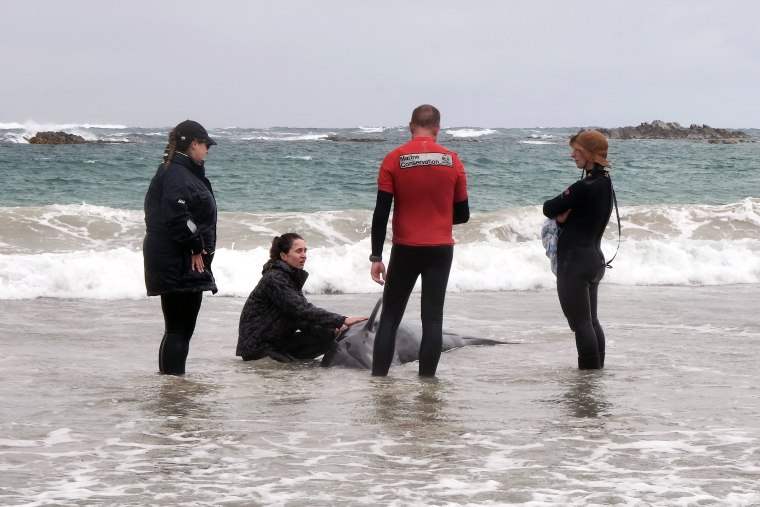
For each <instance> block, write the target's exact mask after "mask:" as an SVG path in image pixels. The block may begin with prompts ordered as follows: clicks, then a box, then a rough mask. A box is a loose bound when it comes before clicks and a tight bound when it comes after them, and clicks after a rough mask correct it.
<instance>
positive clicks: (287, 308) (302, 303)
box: [267, 272, 346, 328]
mask: <svg viewBox="0 0 760 507" xmlns="http://www.w3.org/2000/svg"><path fill="white" fill-rule="evenodd" d="M268 289H269V290H267V294H268V296H269V298H270V300H271V301H272V303H274V304H275V305H276V306H277V307H278V308H279V309H280V310H281V311H282V312H283V313H285V314H286V315H288V316H291V317H293V318H294V319H296V320H298V321H299V322H300V323H307V324H310V325H312V326H320V327H333V328H338V327H340V326H342V325H343V321H345V320H346V317H345V316H343V315H339V314H337V313H332V312H328V311H327V310H324V309H322V308H319V307H318V306H314V305H313V304H311V303H309V301H307V300H306V297H305V296H304V295H303V293H302V292H301V291H300V290H298V289H296V288H295V287H294V286H293V284H292V283H291V281H290V279H289V278H288V275H286V274H285V273H282V272H273V273H272V274H271V286H270V287H268Z"/></svg>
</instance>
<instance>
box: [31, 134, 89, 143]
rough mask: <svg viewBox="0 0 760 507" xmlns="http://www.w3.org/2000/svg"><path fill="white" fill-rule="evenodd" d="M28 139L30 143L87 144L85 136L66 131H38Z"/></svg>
mask: <svg viewBox="0 0 760 507" xmlns="http://www.w3.org/2000/svg"><path fill="white" fill-rule="evenodd" d="M28 141H29V144H87V141H86V140H85V139H84V137H82V136H78V135H76V134H67V133H66V132H37V134H35V136H34V137H32V138H29V139H28Z"/></svg>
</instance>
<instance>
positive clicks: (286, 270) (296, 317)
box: [236, 232, 367, 363]
mask: <svg viewBox="0 0 760 507" xmlns="http://www.w3.org/2000/svg"><path fill="white" fill-rule="evenodd" d="M305 264H306V241H304V239H303V238H302V237H301V236H299V235H298V234H296V233H293V232H289V233H286V234H283V235H282V236H277V237H275V238H274V239H273V240H272V247H271V249H270V250H269V260H268V261H267V262H266V264H264V268H263V270H262V272H261V275H262V276H261V280H259V283H258V284H257V285H256V288H254V289H253V292H251V294H250V296H248V300H247V301H246V302H245V306H243V312H242V313H241V315H240V326H239V328H238V344H237V352H236V354H237V355H238V356H241V357H242V358H243V360H244V361H250V360H253V359H262V358H264V357H270V358H272V359H274V360H276V361H279V362H282V363H290V362H293V361H298V360H303V359H313V358H315V357H318V356H321V355H322V354H324V353H325V352H327V350H328V349H329V348H330V347H331V346H332V344H333V342H334V340H335V337H336V336H337V334H338V333H339V332H340V331H341V330H343V329H345V328H346V327H348V326H350V325H352V324H355V323H357V322H361V321H363V320H367V317H346V316H343V315H340V314H337V313H332V312H329V311H327V310H324V309H322V308H319V307H316V306H314V305H313V304H311V303H309V301H307V300H306V297H305V296H304V294H303V292H302V289H303V286H304V284H305V283H306V279H307V278H308V277H309V273H308V272H306V271H305V270H304V265H305Z"/></svg>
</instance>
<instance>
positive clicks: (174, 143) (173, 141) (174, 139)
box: [163, 129, 192, 170]
mask: <svg viewBox="0 0 760 507" xmlns="http://www.w3.org/2000/svg"><path fill="white" fill-rule="evenodd" d="M191 142H192V139H185V140H182V139H181V138H180V136H179V134H177V129H171V131H170V132H169V142H168V144H167V145H166V148H164V161H163V166H164V170H166V169H168V168H169V164H171V163H172V159H173V158H174V152H176V151H179V152H183V153H184V152H185V151H187V149H188V148H189V147H190V143H191Z"/></svg>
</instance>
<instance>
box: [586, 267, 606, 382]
mask: <svg viewBox="0 0 760 507" xmlns="http://www.w3.org/2000/svg"><path fill="white" fill-rule="evenodd" d="M604 269H605V268H602V274H601V276H600V277H599V279H601V278H602V277H603V276H604V273H605V271H604ZM588 292H589V301H590V303H591V324H592V325H593V326H594V334H595V335H596V345H597V348H598V349H599V362H600V364H601V367H602V368H604V352H605V348H606V344H605V340H604V330H603V329H602V325H601V324H600V323H599V318H598V317H597V314H596V301H597V293H598V292H599V281H596V282H591V283H590V284H589V289H588Z"/></svg>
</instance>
